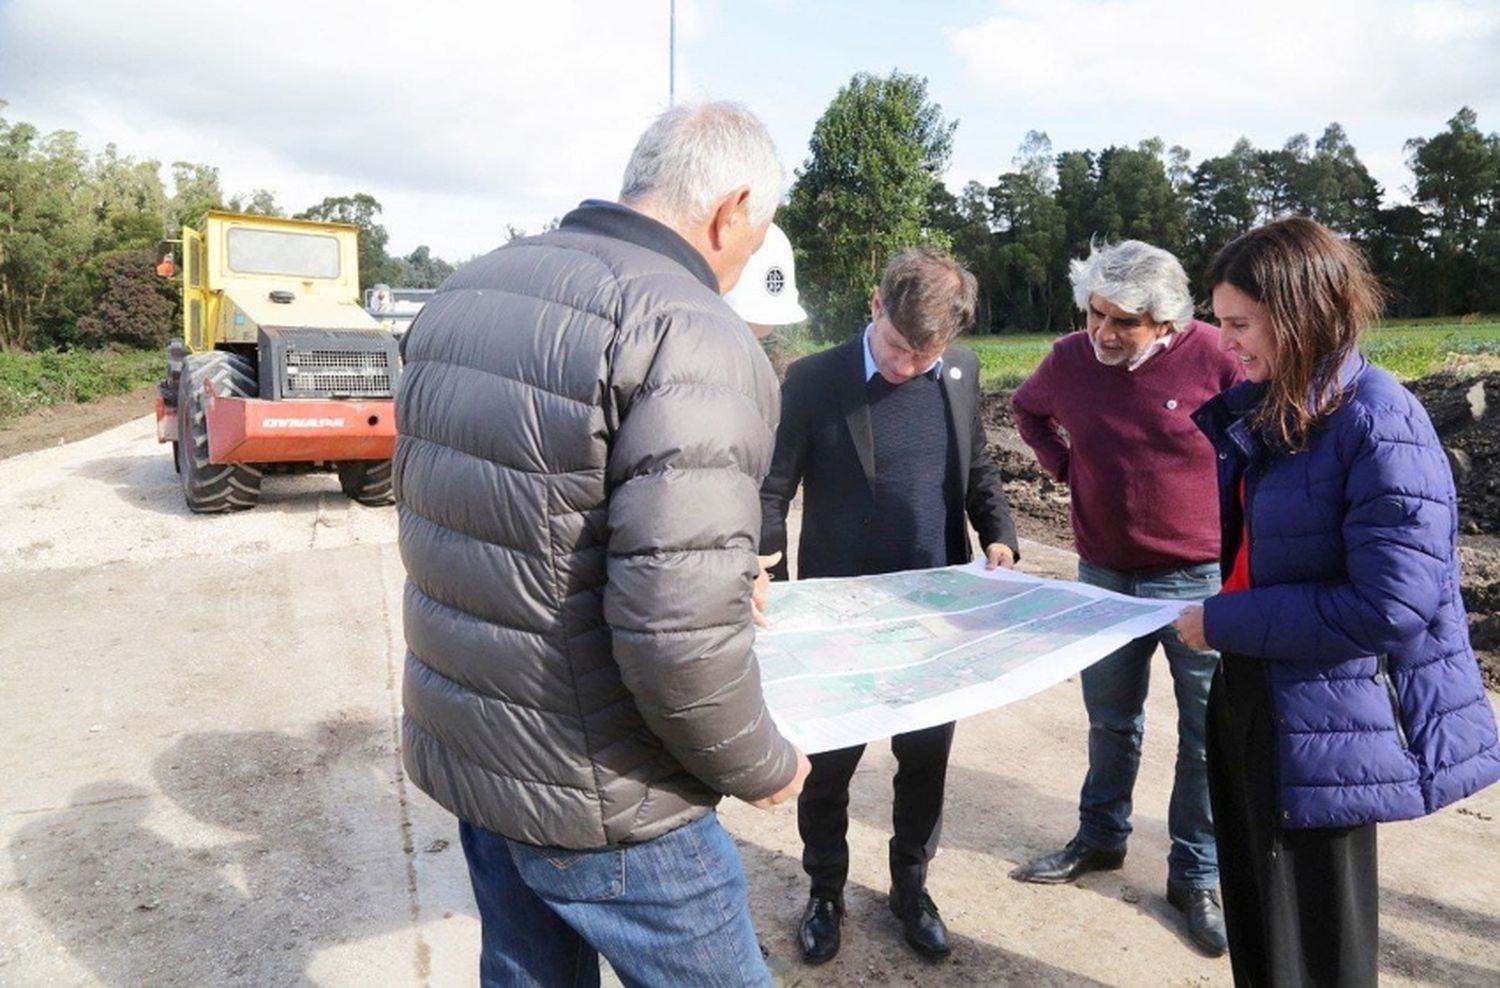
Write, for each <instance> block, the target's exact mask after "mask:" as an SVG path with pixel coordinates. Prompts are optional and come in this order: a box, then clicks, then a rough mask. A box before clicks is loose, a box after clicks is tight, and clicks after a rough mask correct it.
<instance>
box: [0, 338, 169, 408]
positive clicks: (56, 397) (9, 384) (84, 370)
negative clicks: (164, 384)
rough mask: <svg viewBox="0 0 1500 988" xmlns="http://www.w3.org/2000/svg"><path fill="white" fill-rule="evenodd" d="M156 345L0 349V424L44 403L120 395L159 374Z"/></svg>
mask: <svg viewBox="0 0 1500 988" xmlns="http://www.w3.org/2000/svg"><path fill="white" fill-rule="evenodd" d="M165 370H166V357H165V356H164V355H163V354H162V353H161V352H160V351H158V350H135V351H131V352H128V353H111V352H106V351H95V350H73V351H68V352H59V351H56V350H47V351H43V352H41V353H13V352H11V351H8V350H0V425H4V424H5V423H6V422H7V421H9V420H10V419H13V418H15V417H16V416H19V415H25V414H26V413H27V412H29V411H32V410H34V409H37V408H42V407H44V406H46V405H57V404H61V403H63V402H68V401H92V400H93V399H95V398H102V397H104V396H106V395H113V394H124V393H125V392H126V391H133V390H134V389H136V388H138V387H141V386H142V385H145V384H150V383H152V382H153V381H156V380H158V379H160V378H161V376H162V374H163V372H164V371H165Z"/></svg>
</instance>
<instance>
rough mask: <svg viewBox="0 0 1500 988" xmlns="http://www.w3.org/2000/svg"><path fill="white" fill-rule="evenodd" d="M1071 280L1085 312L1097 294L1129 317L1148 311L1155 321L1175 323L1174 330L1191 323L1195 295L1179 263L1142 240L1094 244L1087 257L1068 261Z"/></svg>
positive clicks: (1075, 297)
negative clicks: (1101, 244)
mask: <svg viewBox="0 0 1500 988" xmlns="http://www.w3.org/2000/svg"><path fill="white" fill-rule="evenodd" d="M1068 280H1070V281H1071V282H1072V283H1073V301H1074V302H1076V303H1077V304H1078V308H1080V309H1082V310H1083V311H1085V312H1087V311H1088V308H1089V297H1090V296H1092V295H1098V296H1100V297H1101V298H1103V299H1106V300H1107V301H1109V302H1112V303H1114V304H1115V305H1118V306H1119V307H1120V308H1122V309H1124V310H1125V311H1127V312H1144V313H1146V314H1148V315H1150V317H1151V320H1152V321H1153V322H1159V323H1161V322H1164V323H1171V324H1172V329H1173V330H1174V331H1175V330H1180V329H1183V328H1185V327H1186V326H1187V324H1188V320H1190V319H1192V318H1193V296H1192V295H1191V293H1189V291H1188V279H1187V272H1186V271H1184V270H1182V264H1181V262H1179V261H1178V260H1177V258H1175V257H1173V256H1172V255H1171V254H1169V253H1168V252H1167V251H1164V250H1162V249H1161V248H1160V247H1153V246H1151V245H1150V244H1148V243H1143V242H1141V241H1139V240H1122V241H1120V242H1119V243H1117V244H1113V245H1105V246H1103V247H1100V246H1099V245H1097V244H1090V246H1089V256H1088V257H1086V258H1084V259H1083V260H1081V261H1080V260H1073V261H1069V262H1068Z"/></svg>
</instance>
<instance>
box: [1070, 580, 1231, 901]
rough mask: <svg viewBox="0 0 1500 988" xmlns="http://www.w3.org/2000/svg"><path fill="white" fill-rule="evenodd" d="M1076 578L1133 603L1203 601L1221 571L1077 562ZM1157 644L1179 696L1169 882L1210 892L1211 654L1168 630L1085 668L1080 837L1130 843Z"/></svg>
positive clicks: (1214, 658) (1113, 845) (1107, 845)
mask: <svg viewBox="0 0 1500 988" xmlns="http://www.w3.org/2000/svg"><path fill="white" fill-rule="evenodd" d="M1078 579H1079V581H1080V582H1082V583H1087V584H1089V585H1091V586H1095V587H1103V588H1104V589H1106V590H1113V591H1115V592H1116V593H1123V594H1130V595H1131V596H1133V597H1157V598H1164V599H1168V600H1203V599H1204V598H1206V597H1211V596H1213V595H1214V594H1216V593H1218V592H1219V565H1218V563H1202V564H1200V565H1196V566H1186V567H1183V568H1181V569H1164V570H1163V569H1158V570H1147V571H1143V572H1137V573H1126V572H1122V571H1120V570H1112V569H1105V568H1103V567H1102V566H1091V565H1089V564H1088V563H1086V562H1083V561H1082V560H1080V561H1079V563H1078ZM1158 643H1159V644H1160V645H1161V646H1162V648H1163V649H1164V650H1165V651H1166V653H1167V663H1168V665H1169V666H1170V667H1171V670H1172V685H1173V688H1174V689H1175V691H1176V693H1177V770H1176V774H1175V776H1174V778H1173V781H1172V801H1171V803H1170V804H1169V806H1168V809H1167V831H1168V833H1170V834H1171V837H1172V850H1171V852H1170V853H1169V854H1168V855H1167V877H1168V880H1170V881H1172V882H1176V883H1181V884H1185V885H1189V886H1191V887H1193V888H1212V887H1213V886H1215V885H1217V884H1218V881H1219V857H1218V848H1217V847H1216V846H1215V844H1214V819H1213V811H1212V810H1211V809H1210V808H1209V805H1208V767H1207V763H1206V761H1205V758H1204V746H1205V735H1206V727H1205V721H1206V717H1207V712H1208V687H1209V684H1210V683H1211V682H1212V681H1213V675H1214V669H1215V668H1217V667H1218V664H1219V653H1218V652H1214V651H1205V652H1200V651H1197V650H1196V649H1191V648H1188V647H1187V646H1186V645H1184V644H1183V642H1182V639H1181V638H1179V637H1178V636H1177V632H1176V631H1175V630H1173V628H1172V626H1171V625H1167V626H1166V627H1164V628H1162V629H1160V630H1159V631H1155V632H1152V633H1151V634H1149V635H1142V636H1141V637H1140V638H1137V639H1135V640H1134V641H1131V642H1128V643H1127V644H1125V645H1123V646H1121V647H1120V648H1118V649H1116V650H1115V651H1113V652H1111V653H1109V654H1108V655H1106V656H1105V657H1104V658H1102V659H1100V660H1099V661H1098V662H1096V663H1094V664H1093V665H1091V666H1089V667H1088V668H1087V669H1085V670H1084V671H1083V675H1082V679H1083V705H1084V708H1085V709H1086V710H1088V715H1089V771H1088V775H1087V776H1086V777H1085V778H1084V780H1083V791H1082V792H1081V793H1080V794H1079V797H1078V839H1079V840H1081V841H1082V842H1083V843H1085V844H1087V845H1089V846H1090V847H1096V848H1101V849H1103V850H1120V849H1123V848H1124V847H1125V842H1126V840H1127V839H1128V838H1129V837H1130V830H1131V827H1130V809H1131V793H1132V792H1133V791H1134V789H1135V778H1136V775H1137V774H1138V773H1139V771H1140V767H1141V740H1142V739H1143V738H1144V737H1145V733H1146V713H1145V704H1146V689H1147V686H1148V684H1149V683H1150V679H1151V656H1152V655H1153V654H1154V653H1155V652H1156V646H1157V644H1158Z"/></svg>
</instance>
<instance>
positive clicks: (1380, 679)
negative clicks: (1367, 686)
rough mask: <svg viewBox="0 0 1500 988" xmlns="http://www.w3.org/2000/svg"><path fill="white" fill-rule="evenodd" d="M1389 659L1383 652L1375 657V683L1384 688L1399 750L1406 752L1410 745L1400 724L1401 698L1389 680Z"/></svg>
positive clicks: (1392, 681)
mask: <svg viewBox="0 0 1500 988" xmlns="http://www.w3.org/2000/svg"><path fill="white" fill-rule="evenodd" d="M1390 662H1391V657H1390V656H1389V655H1387V654H1385V653H1384V652H1382V653H1381V654H1379V655H1377V656H1375V682H1377V683H1379V684H1380V685H1382V686H1384V687H1385V697H1386V699H1387V700H1389V701H1390V703H1391V719H1392V720H1393V721H1395V724H1396V740H1397V741H1399V742H1400V743H1401V750H1402V751H1407V750H1409V749H1410V747H1411V745H1410V744H1409V743H1408V742H1407V740H1406V727H1405V726H1404V725H1403V724H1402V723H1401V698H1400V697H1399V696H1397V695H1396V681H1395V680H1394V679H1392V678H1391V670H1390Z"/></svg>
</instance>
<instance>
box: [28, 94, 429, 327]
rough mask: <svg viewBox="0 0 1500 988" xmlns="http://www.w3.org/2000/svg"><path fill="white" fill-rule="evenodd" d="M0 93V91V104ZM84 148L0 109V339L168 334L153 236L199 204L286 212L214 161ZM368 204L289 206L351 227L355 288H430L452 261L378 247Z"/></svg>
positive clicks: (423, 250) (374, 210)
mask: <svg viewBox="0 0 1500 988" xmlns="http://www.w3.org/2000/svg"><path fill="white" fill-rule="evenodd" d="M4 107H5V103H4V102H3V101H0V110H3V109H4ZM169 172H170V182H171V191H170V192H168V191H167V187H166V184H165V183H163V181H162V177H161V163H160V162H158V161H152V160H149V159H147V160H137V159H135V158H132V157H130V156H128V155H122V154H120V153H119V151H118V149H117V148H116V147H115V145H114V144H108V145H106V146H105V148H104V150H103V151H102V152H100V153H98V154H90V153H89V152H88V151H87V150H86V149H85V148H84V147H83V146H82V144H81V143H80V141H79V138H78V135H77V134H76V133H73V132H72V131H57V132H55V133H52V134H47V135H43V134H41V133H39V132H38V131H37V129H36V128H35V127H34V126H32V125H31V124H28V123H12V122H10V121H8V120H6V119H5V117H3V116H0V348H4V349H7V350H26V349H44V348H49V347H79V348H97V347H106V346H113V347H119V348H140V347H155V346H160V345H162V344H164V343H165V342H166V340H167V339H168V338H169V337H170V336H172V335H176V334H177V333H178V332H180V330H179V327H178V324H177V313H178V312H179V307H180V304H181V303H180V290H179V288H178V286H177V284H176V283H174V282H172V281H170V280H168V279H166V278H162V277H160V276H158V275H157V274H156V260H157V250H158V246H159V245H160V244H161V242H162V241H163V240H164V239H174V238H176V237H178V236H179V235H180V231H181V229H182V227H183V226H195V225H196V224H198V223H199V221H200V220H201V218H202V216H203V214H204V213H205V212H207V211H208V210H210V209H228V210H232V211H234V212H241V213H255V214H259V215H263V216H285V215H288V212H287V210H285V209H284V208H283V207H282V206H281V204H279V203H278V202H277V201H276V197H275V195H274V194H273V193H271V192H270V191H268V190H266V189H256V190H254V191H252V192H249V193H242V194H235V195H229V196H226V195H225V193H224V189H223V187H222V185H221V184H220V181H219V170H218V168H216V167H214V166H212V165H207V164H201V163H197V162H188V161H176V162H173V163H172V165H171V167H170V170H169ZM380 212H381V206H380V202H379V201H378V200H376V199H375V198H374V197H373V196H371V195H369V194H367V193H362V192H357V193H353V194H351V195H344V196H329V197H327V198H324V199H323V200H322V201H321V202H319V203H317V204H315V205H312V206H309V207H307V208H306V209H304V210H302V211H300V212H296V213H294V214H292V215H294V216H296V217H298V218H302V219H316V220H324V221H332V222H341V223H353V224H354V225H356V226H358V227H359V270H360V287H361V288H366V287H368V286H370V285H372V284H374V283H376V282H381V281H383V282H387V283H389V284H393V285H401V286H405V287H410V288H432V287H436V286H437V285H438V284H439V283H441V282H442V280H443V279H444V278H446V277H447V276H448V275H449V274H451V273H452V272H453V265H451V264H449V263H448V262H447V261H444V260H443V259H441V258H438V257H434V256H433V255H432V252H431V251H430V250H429V249H428V248H427V247H418V248H417V249H416V250H414V251H412V252H411V253H410V254H408V255H406V256H405V257H391V256H390V255H389V254H387V253H386V244H387V242H388V239H389V238H388V235H387V233H386V230H385V227H384V226H382V225H381V224H380V221H379V218H380Z"/></svg>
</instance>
